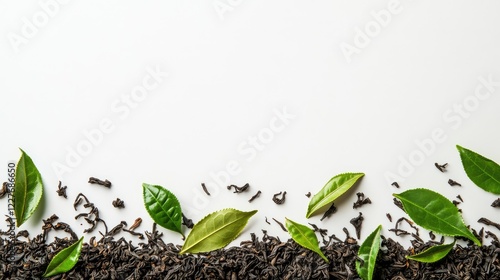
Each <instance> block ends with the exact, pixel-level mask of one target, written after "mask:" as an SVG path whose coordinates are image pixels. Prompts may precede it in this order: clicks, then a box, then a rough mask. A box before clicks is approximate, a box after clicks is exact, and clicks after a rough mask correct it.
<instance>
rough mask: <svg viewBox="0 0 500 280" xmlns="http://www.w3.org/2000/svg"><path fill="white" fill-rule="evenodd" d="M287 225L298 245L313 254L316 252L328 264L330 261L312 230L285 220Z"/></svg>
mask: <svg viewBox="0 0 500 280" xmlns="http://www.w3.org/2000/svg"><path fill="white" fill-rule="evenodd" d="M285 224H286V228H287V229H288V232H289V233H290V236H292V239H293V240H294V241H295V242H297V244H299V245H300V246H302V247H304V248H307V249H309V250H311V251H313V252H316V253H317V254H318V255H320V256H321V257H322V258H323V259H324V260H325V261H326V262H328V259H327V258H326V256H325V255H324V254H323V252H321V249H320V248H319V245H318V238H317V237H316V234H315V233H314V231H313V230H312V229H310V228H309V227H307V226H305V225H302V224H299V223H296V222H294V221H292V220H289V219H288V218H285Z"/></svg>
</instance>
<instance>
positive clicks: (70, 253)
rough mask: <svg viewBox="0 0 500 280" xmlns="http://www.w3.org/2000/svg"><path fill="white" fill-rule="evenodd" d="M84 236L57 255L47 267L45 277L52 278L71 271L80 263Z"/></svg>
mask: <svg viewBox="0 0 500 280" xmlns="http://www.w3.org/2000/svg"><path fill="white" fill-rule="evenodd" d="M82 245H83V236H82V238H80V240H78V241H77V242H75V243H74V244H73V245H71V246H69V247H68V248H65V249H62V250H61V251H60V252H59V253H57V255H55V256H54V257H53V258H52V260H51V261H50V263H49V266H47V269H46V270H45V273H44V274H43V277H51V276H54V275H57V274H61V273H64V272H67V271H70V270H71V269H72V268H73V267H74V266H75V264H76V263H77V262H78V258H79V257H80V252H81V251H82Z"/></svg>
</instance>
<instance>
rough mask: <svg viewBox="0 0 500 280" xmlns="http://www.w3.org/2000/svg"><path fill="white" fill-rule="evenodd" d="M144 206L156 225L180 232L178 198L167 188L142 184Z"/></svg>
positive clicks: (180, 221)
mask: <svg viewBox="0 0 500 280" xmlns="http://www.w3.org/2000/svg"><path fill="white" fill-rule="evenodd" d="M142 189H143V198H144V206H145V207H146V210H147V211H148V213H149V216H151V218H153V221H155V223H157V224H158V225H160V226H162V227H164V228H166V229H169V230H172V231H175V232H178V233H180V234H181V235H182V237H183V238H184V234H183V233H182V229H181V225H182V210H181V205H180V203H179V200H177V197H175V195H174V194H173V193H171V192H170V191H169V190H167V189H165V188H163V187H161V186H157V185H149V184H142Z"/></svg>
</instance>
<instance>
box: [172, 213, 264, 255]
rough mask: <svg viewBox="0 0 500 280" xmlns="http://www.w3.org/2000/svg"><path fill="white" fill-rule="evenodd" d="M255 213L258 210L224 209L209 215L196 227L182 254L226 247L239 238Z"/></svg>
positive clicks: (190, 234)
mask: <svg viewBox="0 0 500 280" xmlns="http://www.w3.org/2000/svg"><path fill="white" fill-rule="evenodd" d="M255 213H257V210H253V211H250V212H242V211H239V210H236V209H223V210H220V211H217V212H214V213H211V214H209V215H207V216H206V217H205V218H203V219H202V220H201V221H199V222H198V223H197V224H195V225H194V227H193V229H192V230H191V232H190V233H189V235H188V237H187V238H186V242H184V246H182V250H181V252H180V254H184V253H200V252H210V251H213V250H216V249H220V248H223V247H225V246H226V245H227V244H229V243H230V242H231V241H233V240H234V239H235V238H236V237H238V235H239V234H240V233H241V231H243V229H244V228H245V226H246V224H247V223H248V220H249V219H250V218H251V217H252V216H253V215H254V214H255Z"/></svg>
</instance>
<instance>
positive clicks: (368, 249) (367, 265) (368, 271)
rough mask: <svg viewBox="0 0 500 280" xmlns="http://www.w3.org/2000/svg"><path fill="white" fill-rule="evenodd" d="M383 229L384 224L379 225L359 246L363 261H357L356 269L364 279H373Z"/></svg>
mask: <svg viewBox="0 0 500 280" xmlns="http://www.w3.org/2000/svg"><path fill="white" fill-rule="evenodd" d="M381 231H382V225H380V226H378V227H377V228H376V229H375V231H374V232H372V233H371V234H370V235H368V237H367V238H366V239H365V241H363V244H361V246H360V247H359V251H358V258H359V259H361V261H359V260H357V261H356V271H357V272H358V275H359V277H361V278H362V279H363V280H371V279H372V278H373V272H374V271H375V262H376V260H377V255H378V251H379V249H380V242H381V237H380V232H381Z"/></svg>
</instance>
